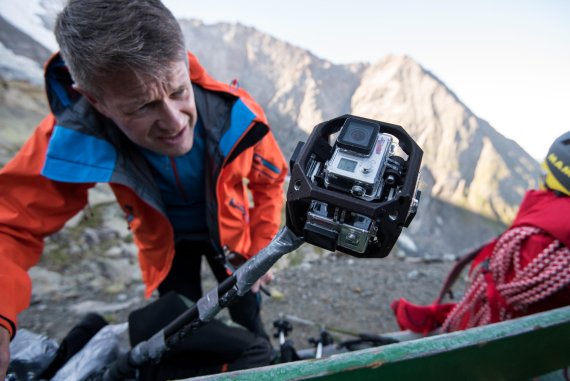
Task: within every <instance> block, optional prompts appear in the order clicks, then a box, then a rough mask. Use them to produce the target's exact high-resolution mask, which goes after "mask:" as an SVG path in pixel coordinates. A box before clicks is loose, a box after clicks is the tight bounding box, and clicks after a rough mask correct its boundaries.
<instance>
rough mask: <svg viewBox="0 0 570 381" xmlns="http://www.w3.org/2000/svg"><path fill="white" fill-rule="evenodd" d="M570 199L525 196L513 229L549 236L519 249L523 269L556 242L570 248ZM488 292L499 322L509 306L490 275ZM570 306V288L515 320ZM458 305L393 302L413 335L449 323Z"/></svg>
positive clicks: (485, 253) (482, 256)
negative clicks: (533, 229) (534, 230)
mask: <svg viewBox="0 0 570 381" xmlns="http://www.w3.org/2000/svg"><path fill="white" fill-rule="evenodd" d="M568 216H570V197H565V196H559V195H557V194H556V193H554V192H552V191H548V190H546V191H544V190H531V191H528V192H527V194H526V195H525V197H524V199H523V201H522V203H521V205H520V208H519V212H518V214H517V216H516V217H515V220H514V222H513V224H512V226H511V228H513V227H520V226H533V227H537V228H540V229H542V230H544V231H545V232H546V233H547V234H548V235H547V236H545V235H539V234H537V235H533V236H531V237H530V238H528V239H527V240H526V241H525V242H524V244H523V245H522V246H521V248H520V254H519V255H520V257H519V258H520V263H521V266H522V268H524V267H525V266H526V265H527V264H528V263H529V262H530V261H532V260H533V259H534V258H535V257H536V256H537V255H538V253H540V252H542V251H543V250H544V249H545V248H546V247H547V246H548V245H549V244H550V243H551V242H552V241H553V240H554V239H558V240H559V241H560V242H562V243H563V244H564V245H565V246H566V247H570V223H569V217H568ZM496 243H497V239H495V240H493V241H492V242H490V243H489V244H487V245H486V246H485V247H484V248H483V249H482V250H481V251H480V252H479V254H478V255H477V256H476V258H475V259H474V260H473V263H472V265H471V269H470V274H471V273H473V272H474V270H475V269H477V268H479V266H481V265H482V264H483V262H484V261H486V260H488V259H489V258H490V256H491V254H492V253H493V249H494V248H495V245H496ZM514 275H515V274H514V271H510V272H509V273H508V275H507V279H506V280H507V282H508V281H510V280H511V279H512V278H513V277H514ZM485 280H486V285H487V289H486V293H487V299H488V301H489V305H490V307H491V322H497V321H499V320H500V316H499V312H498V311H499V307H507V308H508V306H506V303H505V300H504V298H503V297H502V296H501V295H500V293H499V292H498V291H497V286H496V282H495V280H494V279H493V277H492V274H491V272H486V273H485ZM568 304H570V289H569V288H565V289H563V290H561V291H560V292H558V293H556V294H555V295H552V296H551V297H549V298H547V299H545V300H544V301H541V302H539V303H536V305H534V306H533V307H532V308H529V309H528V310H527V311H524V312H523V313H520V312H519V313H518V315H516V314H515V315H514V317H518V316H522V315H528V314H531V313H535V312H540V311H546V310H549V309H552V308H557V307H560V306H563V305H568ZM456 305H457V304H456V303H447V304H441V302H440V300H438V299H436V300H435V301H434V303H432V304H431V305H429V306H418V305H415V304H412V303H410V302H408V301H407V300H405V299H400V300H396V301H394V302H392V304H391V307H392V310H393V312H394V315H395V317H396V320H397V322H398V325H399V326H400V328H401V329H409V330H411V331H413V332H417V333H422V334H427V333H429V332H430V331H433V330H434V329H436V328H438V327H440V326H441V325H442V324H443V322H444V321H445V320H446V317H447V316H448V315H449V313H450V312H451V310H452V309H453V308H454V307H455V306H456ZM477 309H478V307H477V306H474V307H473V311H472V312H471V313H473V314H474V313H475V312H476V311H477ZM468 320H469V319H468V317H465V318H464V319H462V328H461V329H464V328H466V324H467V321H468Z"/></svg>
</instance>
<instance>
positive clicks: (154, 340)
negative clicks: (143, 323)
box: [130, 329, 166, 366]
mask: <svg viewBox="0 0 570 381" xmlns="http://www.w3.org/2000/svg"><path fill="white" fill-rule="evenodd" d="M165 350H166V342H165V340H164V330H162V329H161V330H160V331H158V332H157V333H155V334H154V335H153V336H152V337H151V338H150V339H148V340H146V341H142V342H140V343H139V344H137V345H136V346H135V347H134V348H133V349H131V353H130V363H131V364H132V365H135V366H138V365H142V364H144V363H145V362H147V361H149V360H158V359H159V358H160V356H162V354H163V353H164V351H165Z"/></svg>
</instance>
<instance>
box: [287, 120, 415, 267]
mask: <svg viewBox="0 0 570 381" xmlns="http://www.w3.org/2000/svg"><path fill="white" fill-rule="evenodd" d="M348 118H351V119H353V120H356V121H361V122H364V123H376V124H378V125H379V126H380V128H379V133H381V134H389V135H392V136H393V137H395V138H396V139H397V144H398V146H399V147H400V148H401V150H402V151H403V152H404V153H405V155H407V158H405V159H403V160H401V161H402V162H403V171H402V181H401V184H400V185H399V186H398V187H397V189H396V190H395V192H394V194H393V195H392V196H391V197H389V198H388V199H386V200H373V201H367V200H363V199H360V198H357V197H354V196H353V195H351V194H350V193H347V192H339V191H337V190H333V189H331V188H326V187H325V186H323V185H322V184H320V183H319V182H318V181H315V179H314V176H312V174H311V172H312V171H313V170H314V167H315V163H317V165H320V166H324V165H326V162H327V161H328V160H329V159H330V156H331V153H332V151H333V146H331V145H330V143H329V141H330V140H331V136H332V135H334V134H335V133H337V132H338V131H339V130H341V128H342V127H343V125H344V124H345V122H346V120H347V119H348ZM422 155H423V151H422V149H421V148H420V147H419V146H418V145H417V144H416V142H415V141H414V140H413V139H412V138H411V136H410V135H409V134H408V133H407V132H406V131H405V130H404V129H403V128H402V127H401V126H398V125H395V124H390V123H385V122H381V121H376V120H372V119H367V118H362V117H358V116H354V115H349V114H347V115H343V116H340V117H337V118H334V119H331V120H329V121H326V122H323V123H320V124H318V125H317V126H315V128H314V129H313V131H312V133H311V134H310V136H309V138H308V139H307V142H306V143H302V142H299V143H298V145H297V147H296V149H295V151H294V153H293V155H292V157H291V161H290V168H291V179H290V182H289V188H288V190H287V203H286V219H287V227H288V228H289V229H291V230H292V231H293V232H294V233H295V234H296V235H298V236H299V237H302V238H303V240H304V241H305V242H307V243H311V244H313V245H316V246H319V247H322V248H325V249H327V250H331V251H335V250H338V251H341V252H344V253H346V254H349V255H352V256H355V257H361V258H382V257H386V256H387V255H388V254H389V253H390V250H391V249H392V247H393V246H394V244H395V243H396V240H397V239H398V237H399V235H400V233H401V231H402V228H403V227H408V226H409V224H410V222H411V221H412V219H413V218H414V216H415V214H416V211H417V206H418V203H419V197H420V194H421V192H420V191H419V190H418V189H417V184H418V179H419V174H420V164H421V159H422ZM314 201H317V202H321V203H324V204H326V205H327V206H329V207H331V208H337V210H341V211H344V213H346V212H349V213H356V214H358V215H360V216H364V217H367V218H369V219H370V220H371V221H373V223H374V224H375V227H376V228H375V229H376V230H374V231H375V233H376V234H375V235H374V236H373V237H371V239H370V241H369V242H368V245H367V247H366V250H365V251H364V252H359V251H357V250H352V249H350V248H347V247H342V246H340V245H338V234H339V231H338V229H335V228H331V227H330V226H325V227H321V226H318V225H310V224H307V216H308V214H309V208H310V207H311V205H312V203H313V202H314Z"/></svg>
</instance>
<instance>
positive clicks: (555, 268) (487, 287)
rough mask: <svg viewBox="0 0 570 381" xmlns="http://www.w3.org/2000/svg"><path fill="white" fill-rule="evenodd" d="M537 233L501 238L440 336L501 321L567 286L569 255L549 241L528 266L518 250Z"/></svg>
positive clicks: (520, 231) (519, 231)
mask: <svg viewBox="0 0 570 381" xmlns="http://www.w3.org/2000/svg"><path fill="white" fill-rule="evenodd" d="M534 234H546V233H544V231H542V230H541V229H539V228H536V227H530V226H522V227H516V228H512V229H510V230H508V231H507V232H505V234H503V235H502V236H501V238H499V240H498V241H497V243H496V245H495V247H494V249H493V252H492V253H491V255H490V257H489V258H488V259H487V260H486V261H484V262H483V263H482V264H481V265H480V266H479V267H478V268H477V269H476V270H475V271H474V272H473V274H472V281H471V284H470V286H469V287H468V289H467V292H466V293H465V295H464V297H463V298H462V299H461V301H460V302H459V303H457V305H456V306H455V307H454V308H453V309H452V310H451V312H450V313H449V315H448V316H447V318H446V320H445V322H444V323H443V325H442V331H443V332H450V331H456V330H459V329H466V328H471V327H475V326H480V325H485V324H489V323H494V322H497V321H503V320H507V319H510V318H512V317H516V316H521V315H524V314H525V311H527V310H528V309H529V308H531V307H532V306H533V305H535V304H536V303H539V302H541V301H543V300H545V299H546V298H548V297H549V296H551V295H553V294H555V293H557V292H558V291H560V290H562V289H563V288H565V287H567V286H569V285H570V249H569V248H567V247H565V246H564V245H562V244H561V243H560V241H558V240H553V241H552V242H551V243H550V244H549V245H548V246H547V247H546V248H544V249H543V250H542V252H540V253H539V254H538V255H537V256H535V257H534V258H533V259H532V260H531V261H530V262H529V263H528V264H527V265H526V266H524V267H523V266H522V265H521V247H522V245H523V244H524V242H525V241H526V240H527V239H528V238H529V237H530V236H532V235H534Z"/></svg>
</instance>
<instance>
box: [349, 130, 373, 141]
mask: <svg viewBox="0 0 570 381" xmlns="http://www.w3.org/2000/svg"><path fill="white" fill-rule="evenodd" d="M368 135H369V134H368V133H366V131H363V130H362V129H360V128H358V129H356V128H353V129H352V130H351V131H350V139H351V140H352V141H353V142H354V143H359V142H362V141H363V140H364V139H366V138H367V137H368Z"/></svg>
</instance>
